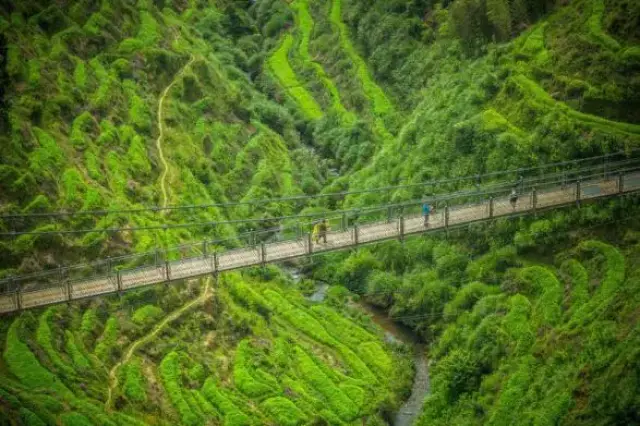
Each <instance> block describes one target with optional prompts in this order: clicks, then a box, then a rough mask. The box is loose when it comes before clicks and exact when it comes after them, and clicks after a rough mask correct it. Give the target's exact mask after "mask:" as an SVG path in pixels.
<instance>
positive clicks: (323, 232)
mask: <svg viewBox="0 0 640 426" xmlns="http://www.w3.org/2000/svg"><path fill="white" fill-rule="evenodd" d="M328 231H329V224H328V223H327V219H322V222H320V224H319V225H318V240H320V239H322V242H323V243H325V244H327V232H328Z"/></svg>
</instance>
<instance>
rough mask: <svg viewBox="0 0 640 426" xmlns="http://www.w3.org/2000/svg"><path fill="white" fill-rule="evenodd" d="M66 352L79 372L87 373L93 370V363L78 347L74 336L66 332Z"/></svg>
mask: <svg viewBox="0 0 640 426" xmlns="http://www.w3.org/2000/svg"><path fill="white" fill-rule="evenodd" d="M64 335H65V351H66V352H67V354H69V356H70V357H71V360H72V361H73V365H74V366H75V368H76V369H77V370H78V371H79V372H87V371H89V369H90V368H91V362H90V361H89V360H88V359H87V357H86V356H85V354H84V353H83V351H82V350H81V349H80V348H79V347H78V344H77V343H76V338H75V336H74V334H73V333H72V332H71V331H69V330H65V332H64Z"/></svg>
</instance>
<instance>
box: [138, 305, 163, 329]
mask: <svg viewBox="0 0 640 426" xmlns="http://www.w3.org/2000/svg"><path fill="white" fill-rule="evenodd" d="M163 314H164V312H163V311H162V308H159V307H157V306H153V305H144V306H142V307H141V308H138V309H136V311H135V312H134V313H133V316H132V317H131V319H132V320H133V322H135V323H136V324H138V325H144V326H147V325H150V324H152V323H154V322H155V321H156V320H157V319H159V318H160V317H161V316H162V315H163Z"/></svg>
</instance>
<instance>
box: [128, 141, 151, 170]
mask: <svg viewBox="0 0 640 426" xmlns="http://www.w3.org/2000/svg"><path fill="white" fill-rule="evenodd" d="M127 158H128V160H129V170H130V171H131V173H132V175H133V176H134V177H138V176H140V177H142V176H148V175H149V174H150V173H151V164H150V163H149V155H148V154H147V149H146V147H145V145H144V143H143V140H142V138H141V137H140V136H138V135H135V136H134V137H133V138H132V139H131V145H129V150H128V151H127Z"/></svg>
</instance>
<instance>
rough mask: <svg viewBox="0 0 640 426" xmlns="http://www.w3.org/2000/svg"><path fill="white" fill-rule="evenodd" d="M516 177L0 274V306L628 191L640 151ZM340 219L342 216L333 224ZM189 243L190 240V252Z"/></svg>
mask: <svg viewBox="0 0 640 426" xmlns="http://www.w3.org/2000/svg"><path fill="white" fill-rule="evenodd" d="M598 162H599V160H598ZM515 185H516V187H517V188H518V190H519V191H518V200H517V202H516V203H515V204H514V205H513V204H512V203H511V202H510V199H509V197H510V195H509V194H510V192H511V190H512V188H513V187H514V182H513V181H510V182H498V183H496V184H493V185H492V186H490V187H485V188H480V187H477V188H476V189H475V190H468V191H462V192H456V193H450V194H441V195H438V196H437V197H432V198H431V199H430V200H429V203H430V204H431V205H432V206H435V207H436V208H435V211H433V212H432V214H431V215H430V217H429V222H428V225H425V221H424V218H423V217H422V215H421V207H422V204H423V201H422V200H416V201H412V202H407V203H402V204H394V205H385V206H380V207H376V208H370V209H362V215H360V216H359V217H358V219H357V220H356V221H353V222H352V223H349V220H345V215H344V214H343V215H342V216H336V217H329V218H328V221H329V223H330V229H329V231H328V232H327V233H326V242H324V241H320V242H315V241H313V240H312V236H311V233H310V232H308V229H305V226H307V225H308V224H307V225H303V224H301V223H300V224H296V225H295V226H291V227H288V228H286V229H284V228H279V229H278V232H275V233H273V234H272V238H271V240H270V241H269V240H267V241H263V242H260V243H258V242H257V240H256V237H255V233H253V234H251V235H252V238H250V239H249V240H248V241H245V242H244V243H241V244H240V247H235V248H228V249H224V248H222V247H220V245H219V244H218V243H216V242H215V241H202V242H200V243H197V244H191V245H185V246H181V247H182V249H181V250H180V251H173V252H172V251H170V250H165V251H163V252H162V253H160V252H159V251H156V252H155V255H153V256H151V257H150V258H148V257H147V258H144V260H143V261H140V260H139V259H140V256H139V255H135V254H134V255H130V256H123V257H120V258H118V259H119V261H121V262H122V263H123V264H124V265H127V266H125V267H122V264H120V265H117V264H116V263H115V262H114V261H113V260H112V259H109V260H107V261H102V262H97V263H96V264H94V265H77V266H71V267H66V268H59V269H54V270H48V271H42V272H38V273H34V274H30V275H23V276H20V277H13V278H11V279H8V280H3V281H1V282H0V313H11V312H16V311H20V310H24V309H31V308H36V307H40V306H46V305H52V304H57V303H65V302H71V301H74V300H79V299H84V298H88V297H95V296H100V295H107V294H114V293H115V294H117V293H122V292H125V291H129V290H134V289H139V288H142V287H145V286H149V285H154V284H160V283H169V282H172V281H181V280H186V279H193V278H197V277H200V276H204V275H209V274H214V275H215V274H218V273H221V272H225V271H231V270H235V269H241V268H247V267H252V266H261V265H262V266H264V265H266V264H268V263H274V262H282V261H286V260H291V259H295V258H300V257H304V256H311V255H314V254H318V253H326V252H330V251H334V250H344V249H351V248H354V247H357V246H360V245H364V244H371V243H376V242H381V241H385V240H390V239H400V240H402V239H404V238H406V237H408V236H411V235H416V234H422V233H428V232H438V231H448V230H450V229H453V228H456V227H461V226H467V225H469V224H472V223H476V222H481V221H490V220H495V219H498V218H505V217H509V216H518V215H532V214H537V213H539V212H542V211H544V210H549V209H557V208H566V207H570V206H574V207H579V206H580V205H581V204H582V203H586V202H590V201H593V200H600V199H605V198H610V197H620V196H625V195H629V194H632V193H635V192H638V191H640V158H636V159H623V160H621V161H618V162H613V163H610V162H606V163H605V162H603V163H602V165H600V164H599V165H597V166H594V165H590V166H587V167H582V168H578V169H574V170H569V171H567V170H563V171H562V172H556V173H549V174H543V175H541V176H535V177H533V178H528V179H526V180H522V179H520V181H519V182H517V183H516V184H515ZM336 219H338V220H339V222H338V223H336V224H335V226H334V222H335V220H336ZM307 228H308V226H307ZM305 231H307V232H305ZM184 247H187V248H188V250H186V251H187V253H185V250H184ZM159 253H160V255H159ZM172 253H173V255H172ZM176 253H177V255H176ZM136 259H138V260H136ZM140 263H141V264H140ZM130 265H134V266H130Z"/></svg>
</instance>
